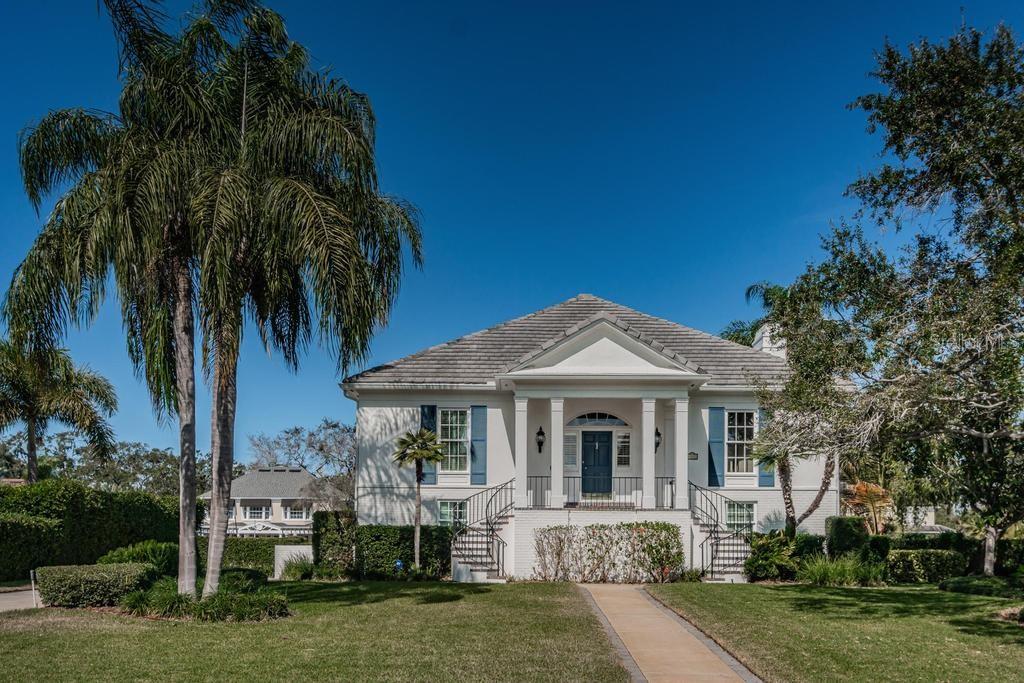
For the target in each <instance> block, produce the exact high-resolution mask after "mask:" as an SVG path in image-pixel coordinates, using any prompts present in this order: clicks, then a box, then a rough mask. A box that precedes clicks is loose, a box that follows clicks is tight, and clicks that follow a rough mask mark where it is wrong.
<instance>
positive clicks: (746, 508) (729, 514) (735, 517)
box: [725, 501, 754, 531]
mask: <svg viewBox="0 0 1024 683" xmlns="http://www.w3.org/2000/svg"><path fill="white" fill-rule="evenodd" d="M725 525H726V527H728V529H729V531H752V530H753V529H754V504H753V503H737V502H735V501H729V502H728V503H726V505H725Z"/></svg>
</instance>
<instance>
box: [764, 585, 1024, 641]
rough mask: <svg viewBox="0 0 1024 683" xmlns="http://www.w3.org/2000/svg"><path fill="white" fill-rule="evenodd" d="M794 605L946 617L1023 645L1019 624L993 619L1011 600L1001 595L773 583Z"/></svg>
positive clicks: (832, 611) (840, 615)
mask: <svg viewBox="0 0 1024 683" xmlns="http://www.w3.org/2000/svg"><path fill="white" fill-rule="evenodd" d="M769 590H771V591H773V592H777V593H779V594H781V595H782V596H784V598H785V600H786V602H787V604H789V605H790V606H791V607H792V608H793V609H795V610H800V611H807V612H814V613H816V614H821V615H823V616H826V617H829V618H835V619H849V620H865V619H879V618H887V617H897V618H899V617H912V618H925V619H935V620H940V621H945V622H946V623H948V624H950V625H951V626H953V627H954V628H956V629H958V630H960V631H963V632H965V633H970V634H972V635H979V636H985V637H990V638H996V639H999V640H1002V641H1004V642H1007V643H1017V644H1024V629H1021V628H1020V627H1019V626H1017V625H1016V624H1013V623H1010V622H1008V621H1005V620H1001V619H998V618H996V612H997V611H998V610H1000V609H1002V608H1003V607H1008V606H1010V604H1011V603H1012V602H1013V601H1011V600H1005V599H1000V598H990V597H980V596H976V595H966V594H963V593H948V592H946V591H940V590H938V589H936V588H931V587H920V588H917V587H914V588H906V587H891V588H821V587H817V586H806V585H796V586H773V587H771V588H770V589H769Z"/></svg>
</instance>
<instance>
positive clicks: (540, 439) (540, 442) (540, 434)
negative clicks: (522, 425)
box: [537, 427, 547, 453]
mask: <svg viewBox="0 0 1024 683" xmlns="http://www.w3.org/2000/svg"><path fill="white" fill-rule="evenodd" d="M546 440H547V437H546V436H544V428H543V427H540V428H539V429H537V452H538V453H543V452H544V442H545V441H546Z"/></svg>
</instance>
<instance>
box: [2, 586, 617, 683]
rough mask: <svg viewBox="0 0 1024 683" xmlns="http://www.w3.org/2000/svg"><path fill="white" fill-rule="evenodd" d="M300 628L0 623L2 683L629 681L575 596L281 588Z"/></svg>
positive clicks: (498, 590)
mask: <svg viewBox="0 0 1024 683" xmlns="http://www.w3.org/2000/svg"><path fill="white" fill-rule="evenodd" d="M281 588H282V589H283V590H286V591H287V593H288V597H289V601H290V605H291V607H292V609H293V611H294V612H295V616H292V617H290V618H288V619H284V620H280V621H277V622H268V623H258V624H226V623H222V624H199V623H182V622H168V621H150V620H145V619H136V618H130V617H125V616H120V615H116V614H101V613H97V612H87V611H80V610H56V609H45V610H25V611H21V612H8V613H3V614H0V662H3V667H2V668H3V672H4V676H3V678H4V679H5V680H11V681H32V680H48V681H49V680H105V681H106V680H161V681H162V680H218V681H225V680H242V679H249V680H261V681H262V680H303V679H318V680H423V681H427V680H453V679H462V680H467V679H472V680H504V681H511V680H516V681H542V680H549V681H556V680H559V681H560V680H581V681H582V680H586V681H624V680H626V678H627V676H626V673H625V670H624V669H622V668H621V666H620V665H619V663H618V661H617V659H616V658H615V655H614V653H613V650H612V648H611V646H610V644H609V643H608V640H607V637H606V636H605V634H604V632H603V630H602V629H601V626H600V624H599V623H598V621H597V619H596V618H595V617H594V616H593V615H592V614H591V612H590V610H589V608H588V606H587V604H586V603H585V602H584V601H583V599H582V597H581V596H580V594H579V593H578V592H577V589H576V588H575V587H574V586H571V585H566V584H510V585H479V584H478V585H472V584H451V583H370V582H367V583H353V584H319V583H305V584H300V583H293V584H283V585H282V586H281Z"/></svg>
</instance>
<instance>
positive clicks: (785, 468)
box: [776, 457, 796, 538]
mask: <svg viewBox="0 0 1024 683" xmlns="http://www.w3.org/2000/svg"><path fill="white" fill-rule="evenodd" d="M776 469H777V470H778V471H779V486H780V487H781V488H782V504H783V507H784V508H785V511H786V536H787V537H788V538H795V537H796V507H795V506H794V505H793V468H792V464H791V463H790V462H789V458H788V457H785V458H782V459H780V460H779V466H778V467H777V468H776Z"/></svg>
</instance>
